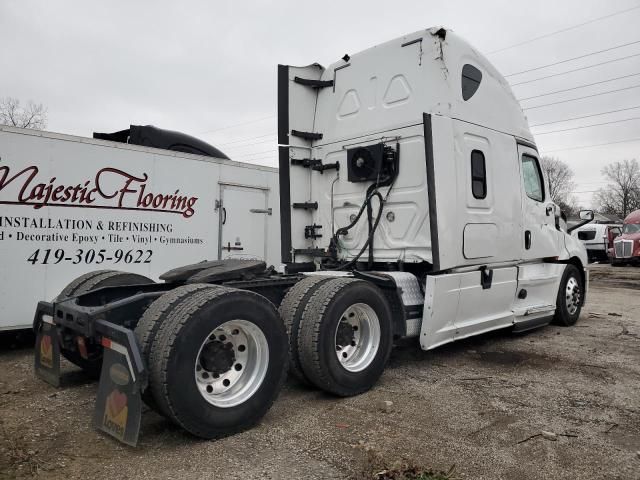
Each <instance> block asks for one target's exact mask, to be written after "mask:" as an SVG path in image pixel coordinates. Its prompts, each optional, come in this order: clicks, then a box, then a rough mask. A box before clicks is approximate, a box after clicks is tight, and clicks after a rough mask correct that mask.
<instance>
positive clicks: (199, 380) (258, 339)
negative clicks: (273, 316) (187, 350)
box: [194, 320, 269, 408]
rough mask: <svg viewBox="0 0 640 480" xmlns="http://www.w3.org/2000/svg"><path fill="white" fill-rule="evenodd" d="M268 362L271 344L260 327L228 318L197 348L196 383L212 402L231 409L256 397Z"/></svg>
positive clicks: (204, 395) (203, 395)
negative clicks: (254, 395) (255, 394)
mask: <svg viewBox="0 0 640 480" xmlns="http://www.w3.org/2000/svg"><path fill="white" fill-rule="evenodd" d="M268 365H269V345H268V343H267V338H266V337H265V335H264V333H263V332H262V330H260V328H258V326H256V325H255V324H254V323H251V322H249V321H247V320H229V321H228V322H225V323H223V324H222V325H220V326H219V327H216V328H215V329H214V330H213V331H212V332H211V333H210V334H209V335H207V337H206V338H205V340H204V342H202V345H201V346H200V350H198V355H197V356H196V362H195V366H194V374H195V379H196V385H197V386H198V390H199V391H200V394H201V395H202V397H203V398H204V399H205V400H206V401H207V402H209V403H210V404H212V405H214V406H216V407H221V408H230V407H234V406H236V405H239V404H241V403H243V402H245V401H246V400H248V399H249V398H251V396H253V394H254V393H255V392H256V391H257V390H258V388H260V385H262V382H263V380H264V377H265V376H266V374H267V367H268Z"/></svg>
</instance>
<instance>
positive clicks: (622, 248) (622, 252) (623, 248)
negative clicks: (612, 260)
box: [614, 240, 633, 258]
mask: <svg viewBox="0 0 640 480" xmlns="http://www.w3.org/2000/svg"><path fill="white" fill-rule="evenodd" d="M614 248H615V253H616V258H629V257H631V253H632V252H633V240H620V241H618V242H615V245H614Z"/></svg>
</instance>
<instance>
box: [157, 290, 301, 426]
mask: <svg viewBox="0 0 640 480" xmlns="http://www.w3.org/2000/svg"><path fill="white" fill-rule="evenodd" d="M287 364H288V355H287V334H286V331H285V328H284V325H283V324H282V321H281V320H280V317H279V316H278V311H277V310H276V308H275V307H274V305H273V304H272V303H271V302H270V301H269V300H267V299H266V298H264V297H263V296H261V295H258V294H257V293H254V292H249V291H245V290H236V289H232V288H226V287H220V286H209V287H208V288H204V289H201V290H197V291H193V292H190V293H189V294H188V295H186V296H185V297H183V299H182V301H181V302H179V303H177V304H174V306H173V307H171V308H169V309H168V310H167V312H166V319H165V321H164V322H162V323H161V325H160V327H159V329H158V332H157V334H156V338H155V341H154V342H153V345H152V346H151V352H150V361H149V370H150V372H149V373H150V375H149V386H150V389H151V393H152V394H153V398H154V401H155V402H156V404H157V405H158V407H159V408H160V409H161V411H163V412H166V414H167V417H168V418H170V419H172V420H173V421H174V422H175V423H176V424H178V425H180V426H181V427H182V428H184V429H185V430H187V431H188V432H190V433H192V434H193V435H196V436H199V437H202V438H216V437H221V436H225V435H229V434H232V433H235V432H238V431H241V430H244V429H246V428H249V427H251V426H252V425H254V424H255V423H257V422H258V421H259V420H260V419H261V418H262V417H263V416H264V414H265V413H266V412H267V411H268V410H269V408H270V407H271V405H272V404H273V402H274V400H275V399H276V397H277V395H278V393H279V392H280V390H281V388H282V384H283V382H284V379H285V377H286V371H287Z"/></svg>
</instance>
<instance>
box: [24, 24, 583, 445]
mask: <svg viewBox="0 0 640 480" xmlns="http://www.w3.org/2000/svg"><path fill="white" fill-rule="evenodd" d="M278 114H279V119H278V125H279V127H278V128H279V132H278V136H279V145H280V147H279V158H280V168H279V175H280V215H281V234H280V240H281V249H282V251H281V254H282V261H283V263H284V264H285V265H286V269H285V272H286V273H284V274H279V273H276V272H274V271H273V270H269V269H267V270H265V265H264V264H263V263H259V262H236V263H235V264H231V263H228V262H227V263H217V262H214V263H211V264H207V263H205V264H198V265H189V266H185V267H183V268H179V269H176V270H174V271H170V272H167V273H166V274H164V275H162V276H161V279H162V280H163V282H162V283H154V284H135V283H134V282H129V283H126V282H125V283H123V285H122V286H116V287H106V288H98V289H95V288H93V286H92V285H90V284H88V286H85V285H87V284H86V283H84V282H85V280H83V279H82V278H81V279H79V280H78V281H77V282H76V283H75V284H73V285H72V286H71V287H70V288H69V289H68V290H67V291H65V292H63V294H61V295H60V296H59V298H58V300H57V301H56V302H53V303H49V302H40V303H39V304H38V308H37V312H36V316H35V320H34V324H35V328H36V329H37V330H38V332H39V334H38V337H37V348H36V369H37V372H38V374H39V375H40V376H41V377H42V378H44V379H46V380H47V381H49V382H51V383H53V384H57V383H58V381H59V355H60V351H63V352H66V354H67V356H69V355H71V354H73V352H77V355H78V356H79V358H81V359H82V360H83V361H87V359H91V361H92V362H93V364H96V363H99V362H102V373H101V380H100V386H99V393H98V399H97V403H96V410H95V416H94V423H95V425H96V427H97V428H100V429H102V430H104V431H106V432H108V433H109V434H111V435H113V436H115V437H116V438H118V439H120V440H122V441H124V442H128V443H132V444H133V443H135V442H136V439H137V436H138V430H139V425H140V412H141V402H142V401H144V402H146V403H147V404H148V405H150V406H151V407H152V408H154V409H155V410H157V411H158V412H160V413H161V414H163V415H165V416H166V417H167V418H168V419H170V420H171V421H173V422H175V423H176V424H178V425H180V426H181V427H183V428H185V429H186V430H187V431H189V432H191V433H193V434H194V435H197V436H201V437H204V438H214V437H217V436H220V435H227V434H229V433H233V432H235V431H238V430H242V429H244V428H248V427H250V426H251V425H253V424H255V423H256V422H257V421H258V420H259V419H260V418H261V417H262V416H263V415H264V414H265V413H266V412H267V410H268V409H269V407H270V405H271V404H272V403H273V401H274V400H275V398H276V396H277V394H278V392H279V391H280V387H281V385H282V382H283V381H284V378H285V373H286V371H287V365H288V366H289V370H290V372H291V373H292V374H293V375H294V376H295V377H297V378H298V379H299V380H301V381H303V382H305V383H307V384H309V385H311V386H315V387H317V388H320V389H323V390H325V391H327V392H330V393H333V394H335V395H338V396H349V395H355V394H359V393H362V392H364V391H366V390H367V389H369V388H371V387H372V386H373V385H374V384H375V383H376V381H377V380H378V378H379V377H380V375H381V374H382V372H383V370H384V368H385V364H386V363H387V360H388V358H389V354H390V352H391V348H392V344H393V340H394V338H399V337H413V338H416V340H417V341H418V343H419V344H420V346H421V348H423V349H425V350H426V349H431V348H434V347H437V346H439V345H442V344H445V343H447V342H452V341H455V340H458V339H461V338H465V337H468V336H470V335H477V334H480V333H483V332H486V331H489V330H494V329H500V328H510V329H513V330H515V331H522V330H526V329H531V328H536V327H540V326H543V325H546V324H547V323H549V322H551V321H554V322H555V323H557V324H559V325H565V326H569V325H573V324H574V323H575V322H576V321H577V319H578V316H579V315H580V309H581V307H582V305H583V303H584V300H585V295H586V288H587V283H588V282H587V275H586V273H585V269H584V266H585V265H586V264H587V256H586V252H585V249H584V247H583V245H582V244H581V242H579V241H578V240H577V239H575V238H573V237H571V236H570V235H568V233H567V232H566V231H564V230H563V227H562V225H563V223H562V222H560V212H559V210H558V208H557V206H556V205H555V204H554V203H553V202H552V200H551V199H550V197H549V194H548V182H547V181H546V180H545V177H544V174H543V171H542V169H541V168H540V164H539V155H538V151H537V149H536V146H535V142H534V139H533V136H532V135H531V133H530V131H529V128H528V126H527V121H526V118H525V116H524V115H523V113H522V110H521V108H520V106H519V105H518V102H517V101H516V99H515V98H514V96H513V94H512V92H511V90H510V88H509V85H508V84H507V82H506V81H505V80H504V78H503V77H502V76H501V75H500V73H499V72H498V71H497V70H496V69H495V68H494V67H493V66H492V65H491V64H490V63H489V62H488V61H487V60H486V59H485V58H484V57H483V56H482V55H480V54H479V53H478V52H477V51H476V50H475V49H474V48H473V47H471V46H470V45H469V44H468V43H467V42H465V41H464V40H462V39H461V38H460V37H458V36H457V35H455V34H454V33H453V32H451V31H447V30H446V29H444V28H431V29H428V30H424V31H419V32H416V33H413V34H410V35H407V36H404V37H401V38H398V39H395V40H392V41H390V42H387V43H384V44H381V45H377V46H376V47H374V48H371V49H368V50H365V51H363V52H361V53H358V54H354V55H352V56H349V55H345V56H344V57H343V58H342V59H341V60H339V61H338V62H336V63H334V64H332V65H330V66H329V67H327V68H324V67H321V66H320V65H318V64H312V65H309V66H307V67H291V66H286V65H281V66H279V67H278ZM592 217H593V212H586V211H585V212H583V213H582V218H583V220H584V222H583V223H586V222H588V221H589V220H590V219H592ZM277 306H279V308H278V309H276V307H277ZM79 363H82V362H79Z"/></svg>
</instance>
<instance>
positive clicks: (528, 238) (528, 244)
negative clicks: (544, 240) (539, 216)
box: [524, 230, 531, 250]
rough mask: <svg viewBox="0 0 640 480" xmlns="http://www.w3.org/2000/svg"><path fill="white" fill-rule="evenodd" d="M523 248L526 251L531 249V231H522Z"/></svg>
mask: <svg viewBox="0 0 640 480" xmlns="http://www.w3.org/2000/svg"><path fill="white" fill-rule="evenodd" d="M524 248H525V249H527V250H529V249H530V248H531V230H525V231H524Z"/></svg>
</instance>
